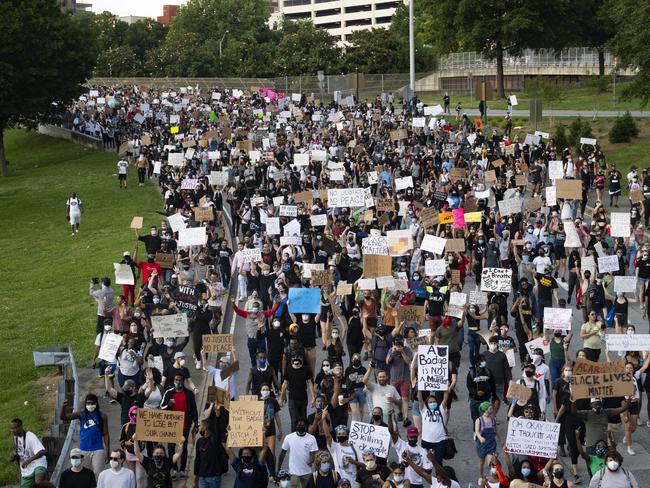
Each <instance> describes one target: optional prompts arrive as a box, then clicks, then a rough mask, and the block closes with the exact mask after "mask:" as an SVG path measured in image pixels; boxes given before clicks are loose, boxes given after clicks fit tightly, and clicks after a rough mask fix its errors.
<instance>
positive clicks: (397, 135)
mask: <svg viewBox="0 0 650 488" xmlns="http://www.w3.org/2000/svg"><path fill="white" fill-rule="evenodd" d="M406 138H408V132H406V129H398V130H392V131H390V140H391V141H393V142H396V141H399V140H402V139H406Z"/></svg>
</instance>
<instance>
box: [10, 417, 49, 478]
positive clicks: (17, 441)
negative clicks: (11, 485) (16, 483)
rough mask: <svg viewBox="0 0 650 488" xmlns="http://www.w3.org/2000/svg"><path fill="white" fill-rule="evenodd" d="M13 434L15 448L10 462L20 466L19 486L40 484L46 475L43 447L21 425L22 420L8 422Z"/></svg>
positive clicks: (34, 435)
mask: <svg viewBox="0 0 650 488" xmlns="http://www.w3.org/2000/svg"><path fill="white" fill-rule="evenodd" d="M9 428H10V430H11V433H12V434H13V436H14V446H15V447H16V450H15V452H14V454H13V456H12V457H11V460H12V462H16V463H18V466H19V467H20V486H21V487H24V488H30V487H32V486H40V484H41V483H42V482H43V481H45V479H46V476H47V459H46V458H45V447H43V444H42V443H41V441H40V440H39V438H38V437H36V434H34V433H33V432H28V431H26V430H25V429H24V427H23V421H22V420H20V419H18V418H16V419H13V420H12V421H11V422H10V423H9Z"/></svg>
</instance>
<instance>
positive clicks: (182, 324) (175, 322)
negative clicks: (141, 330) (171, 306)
mask: <svg viewBox="0 0 650 488" xmlns="http://www.w3.org/2000/svg"><path fill="white" fill-rule="evenodd" d="M151 326H152V327H153V336H154V338H158V337H186V336H187V335H188V330H187V315H185V314H184V313H177V314H174V315H152V316H151Z"/></svg>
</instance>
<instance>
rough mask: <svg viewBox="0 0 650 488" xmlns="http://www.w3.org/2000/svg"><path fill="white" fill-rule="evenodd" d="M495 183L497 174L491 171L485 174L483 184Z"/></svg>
mask: <svg viewBox="0 0 650 488" xmlns="http://www.w3.org/2000/svg"><path fill="white" fill-rule="evenodd" d="M495 181H497V173H496V171H494V170H493V169H491V170H489V171H486V172H485V182H486V183H493V182H495Z"/></svg>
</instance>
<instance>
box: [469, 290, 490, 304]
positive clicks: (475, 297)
mask: <svg viewBox="0 0 650 488" xmlns="http://www.w3.org/2000/svg"><path fill="white" fill-rule="evenodd" d="M487 302H488V296H487V293H485V292H484V291H478V290H473V291H470V292H469V303H470V305H487Z"/></svg>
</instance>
